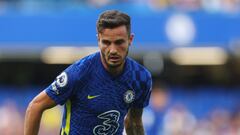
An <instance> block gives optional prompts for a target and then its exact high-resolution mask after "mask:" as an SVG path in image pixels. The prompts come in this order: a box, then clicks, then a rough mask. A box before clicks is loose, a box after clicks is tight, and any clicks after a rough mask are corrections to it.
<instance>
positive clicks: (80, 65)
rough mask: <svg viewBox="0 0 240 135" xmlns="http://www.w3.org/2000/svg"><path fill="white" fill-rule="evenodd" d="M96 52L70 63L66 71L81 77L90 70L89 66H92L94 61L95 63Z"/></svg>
mask: <svg viewBox="0 0 240 135" xmlns="http://www.w3.org/2000/svg"><path fill="white" fill-rule="evenodd" d="M97 57H99V56H98V53H93V54H91V55H88V56H85V57H84V58H82V59H80V60H78V61H76V62H75V63H73V64H72V65H70V66H69V67H68V68H67V69H66V71H67V72H68V73H69V74H72V76H73V77H76V78H81V77H83V76H85V75H87V74H88V73H89V71H91V68H94V66H93V65H94V63H96V59H97Z"/></svg>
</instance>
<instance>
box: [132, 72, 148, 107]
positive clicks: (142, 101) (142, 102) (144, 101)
mask: <svg viewBox="0 0 240 135" xmlns="http://www.w3.org/2000/svg"><path fill="white" fill-rule="evenodd" d="M142 86H143V87H141V88H140V89H141V91H142V94H141V96H140V97H139V98H138V99H137V100H136V101H134V103H133V105H132V107H135V108H144V107H146V106H148V104H149V99H150V96H151V91H152V77H151V74H150V73H149V72H147V75H146V80H145V82H144V84H143V85H142Z"/></svg>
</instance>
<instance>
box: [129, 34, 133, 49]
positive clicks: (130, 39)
mask: <svg viewBox="0 0 240 135" xmlns="http://www.w3.org/2000/svg"><path fill="white" fill-rule="evenodd" d="M133 38H134V34H133V33H131V35H130V37H129V46H130V45H132V42H133Z"/></svg>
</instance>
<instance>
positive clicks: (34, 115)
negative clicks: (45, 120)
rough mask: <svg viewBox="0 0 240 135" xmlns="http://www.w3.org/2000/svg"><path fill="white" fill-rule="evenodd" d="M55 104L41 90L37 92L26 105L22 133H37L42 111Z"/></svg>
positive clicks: (28, 134) (30, 134)
mask: <svg viewBox="0 0 240 135" xmlns="http://www.w3.org/2000/svg"><path fill="white" fill-rule="evenodd" d="M54 106H56V103H55V102H54V101H53V100H52V99H51V98H50V97H49V96H48V95H47V94H46V92H45V91H42V92H41V93H40V94H38V95H37V96H36V97H35V98H34V99H33V100H32V101H31V102H30V104H29V105H28V107H27V111H26V115H25V123H24V135H37V134H38V130H39V126H40V121H41V117H42V113H43V112H44V110H46V109H49V108H52V107H54Z"/></svg>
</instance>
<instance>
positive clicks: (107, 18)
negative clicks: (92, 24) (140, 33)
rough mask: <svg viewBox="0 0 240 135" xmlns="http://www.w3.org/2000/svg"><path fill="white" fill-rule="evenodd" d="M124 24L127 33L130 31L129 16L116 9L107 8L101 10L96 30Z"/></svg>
mask: <svg viewBox="0 0 240 135" xmlns="http://www.w3.org/2000/svg"><path fill="white" fill-rule="evenodd" d="M122 25H125V26H126V28H127V32H128V35H129V36H130V33H131V18H130V16H129V15H127V14H126V13H123V12H120V11H118V10H107V11H105V12H103V13H102V14H101V15H100V16H99V18H98V21H97V32H98V33H102V31H103V29H106V28H109V29H113V28H116V27H118V26H122Z"/></svg>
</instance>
